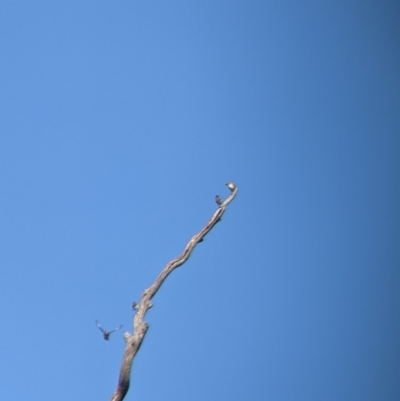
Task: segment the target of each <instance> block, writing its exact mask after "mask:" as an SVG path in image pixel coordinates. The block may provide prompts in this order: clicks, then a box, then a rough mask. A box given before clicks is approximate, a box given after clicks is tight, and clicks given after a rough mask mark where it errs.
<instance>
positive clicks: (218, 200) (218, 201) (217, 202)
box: [215, 195, 222, 206]
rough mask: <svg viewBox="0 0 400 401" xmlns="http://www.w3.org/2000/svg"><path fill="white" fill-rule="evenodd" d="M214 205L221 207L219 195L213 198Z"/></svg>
mask: <svg viewBox="0 0 400 401" xmlns="http://www.w3.org/2000/svg"><path fill="white" fill-rule="evenodd" d="M215 203H216V204H217V205H218V206H221V205H222V199H221V198H220V197H219V195H216V196H215Z"/></svg>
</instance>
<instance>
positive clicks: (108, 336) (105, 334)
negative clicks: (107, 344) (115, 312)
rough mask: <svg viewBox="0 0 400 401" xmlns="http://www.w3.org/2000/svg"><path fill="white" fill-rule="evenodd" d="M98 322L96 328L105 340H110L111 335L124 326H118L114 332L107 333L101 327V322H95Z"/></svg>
mask: <svg viewBox="0 0 400 401" xmlns="http://www.w3.org/2000/svg"><path fill="white" fill-rule="evenodd" d="M95 322H96V326H97V327H98V328H99V330H100V331H101V332H102V333H103V338H104V339H105V340H107V341H108V340H109V338H110V334H111V333H114V331H117V330H119V329H120V328H121V327H122V324H121V325H120V326H118V327H117V328H116V329H114V330H110V331H107V330H104V329H103V328H102V327H101V326H100V322H98V321H97V320H96V321H95Z"/></svg>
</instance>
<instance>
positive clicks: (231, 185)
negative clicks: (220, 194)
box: [225, 182, 236, 192]
mask: <svg viewBox="0 0 400 401" xmlns="http://www.w3.org/2000/svg"><path fill="white" fill-rule="evenodd" d="M225 185H226V186H227V187H228V188H229V189H230V190H231V192H233V191H234V190H235V189H236V185H235V184H234V183H233V182H227V183H226V184H225Z"/></svg>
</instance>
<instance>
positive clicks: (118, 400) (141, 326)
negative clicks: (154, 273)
mask: <svg viewBox="0 0 400 401" xmlns="http://www.w3.org/2000/svg"><path fill="white" fill-rule="evenodd" d="M227 185H228V184H227ZM230 185H231V186H229V185H228V188H229V189H231V194H230V196H229V197H228V198H227V199H226V200H225V201H224V202H223V203H222V204H221V205H220V206H219V208H218V210H217V211H216V212H215V213H214V215H213V216H212V217H211V220H210V221H209V222H208V223H207V224H206V226H205V227H204V228H203V229H202V230H201V231H200V232H199V233H198V234H196V235H195V236H193V237H192V239H191V240H190V241H189V242H188V244H187V245H186V247H185V249H184V251H183V252H182V254H181V255H180V256H178V257H177V258H175V259H173V260H172V261H171V262H169V263H168V264H167V265H166V266H165V267H164V269H163V270H162V271H161V273H160V275H159V276H158V277H157V279H156V281H155V282H154V284H153V285H152V286H151V287H150V288H148V289H147V290H145V291H144V293H143V294H142V298H141V300H140V303H139V306H138V310H137V313H136V314H135V317H134V320H133V328H134V332H133V333H134V334H133V335H130V334H129V333H125V335H124V336H125V342H126V347H125V352H124V357H123V359H122V364H121V369H120V373H119V380H118V385H117V389H116V390H115V392H114V394H113V396H112V397H111V401H122V400H123V399H124V398H125V395H126V394H127V392H128V390H129V384H130V377H131V370H132V363H133V359H134V358H135V356H136V354H137V353H138V351H139V349H140V347H141V345H142V342H143V340H144V338H145V336H146V333H147V330H148V328H149V325H148V324H147V323H146V322H145V321H144V317H145V316H146V313H147V311H148V310H149V309H150V308H151V307H152V303H151V300H152V298H153V297H154V296H155V295H156V293H157V291H158V290H159V289H160V287H161V286H162V284H163V283H164V281H165V280H166V278H167V277H168V276H169V275H170V274H171V273H172V272H173V271H174V270H175V269H176V268H178V267H179V266H182V265H183V264H184V263H185V262H186V261H187V260H188V259H189V257H190V255H191V254H192V252H193V250H194V248H195V247H196V245H197V244H198V243H199V242H202V241H203V238H204V237H205V236H206V235H207V234H208V233H209V232H210V231H211V230H212V229H213V228H214V227H215V225H216V224H217V223H218V222H219V221H221V218H222V216H223V214H224V213H225V211H226V208H227V206H228V205H229V204H230V203H231V202H232V200H233V199H234V198H235V196H236V195H237V192H238V189H237V187H236V186H234V187H233V186H232V184H230ZM232 188H234V189H232Z"/></svg>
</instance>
